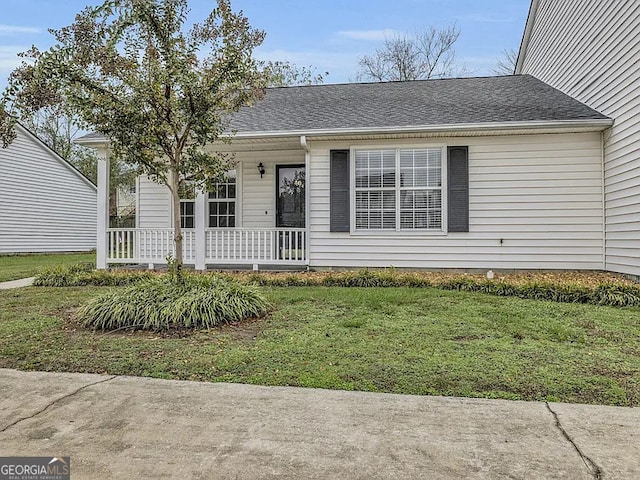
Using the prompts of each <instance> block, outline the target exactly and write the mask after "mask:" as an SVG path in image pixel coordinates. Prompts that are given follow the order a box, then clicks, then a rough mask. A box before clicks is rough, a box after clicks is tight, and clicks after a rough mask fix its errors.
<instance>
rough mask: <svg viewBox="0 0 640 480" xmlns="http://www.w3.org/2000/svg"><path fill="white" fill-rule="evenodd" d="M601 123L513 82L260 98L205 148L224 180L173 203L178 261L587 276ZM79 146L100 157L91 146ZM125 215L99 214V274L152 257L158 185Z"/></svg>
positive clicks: (598, 263)
mask: <svg viewBox="0 0 640 480" xmlns="http://www.w3.org/2000/svg"><path fill="white" fill-rule="evenodd" d="M612 123H613V122H612V120H611V119H610V118H608V117H607V116H606V115H603V114H601V113H599V112H597V111H595V110H593V109H591V108H589V107H587V106H585V105H584V104H582V103H580V102H578V101H576V100H574V99H573V98H571V97H569V96H567V95H565V94H563V93H562V92H560V91H558V90H556V89H554V88H552V87H550V86H548V85H547V84H545V83H543V82H541V81H539V80H536V79H535V78H533V77H531V76H529V75H519V76H506V77H487V78H465V79H448V80H428V81H415V82H390V83H372V84H344V85H317V86H305V87H288V88H275V89H268V90H267V94H266V96H265V98H264V99H263V100H262V101H260V102H258V103H257V104H256V105H254V106H253V107H250V108H245V109H243V110H241V111H240V112H239V113H238V114H236V115H234V117H233V121H232V125H231V128H232V129H233V130H234V131H236V132H237V133H236V135H235V137H234V140H233V143H232V144H231V147H229V146H220V147H214V146H212V147H211V148H233V150H234V151H235V152H236V160H237V161H238V164H237V167H236V169H235V171H234V172H230V175H229V178H228V179H227V181H226V182H225V183H224V184H222V185H220V186H219V188H218V189H217V190H216V192H214V193H211V194H202V193H200V194H197V195H195V198H192V199H186V200H185V201H183V202H182V203H183V206H182V209H183V224H184V225H183V226H184V227H185V229H186V230H185V247H184V254H185V261H186V263H191V264H194V265H195V266H196V268H199V269H202V268H205V266H213V265H234V266H251V265H254V266H256V265H257V266H262V265H269V264H273V265H301V266H305V265H306V266H308V267H310V268H342V267H388V266H395V267H404V268H427V269H494V270H512V269H517V270H522V269H586V270H603V269H605V268H606V265H605V256H604V244H603V222H604V216H603V177H602V147H603V143H602V135H603V132H605V131H606V130H607V129H609V128H610V127H611V125H612ZM81 142H82V143H83V144H85V145H91V146H93V147H95V148H97V149H98V150H99V151H101V153H102V155H103V156H105V157H106V152H107V144H108V142H107V141H106V140H105V139H104V138H102V137H101V136H99V135H88V136H86V137H85V138H84V139H82V140H81ZM100 163H101V165H100V169H99V171H101V172H103V173H104V172H107V162H105V161H101V162H100ZM101 178H102V179H103V181H102V182H101V180H100V179H101ZM104 180H105V177H104V176H100V175H99V182H98V183H99V191H100V193H99V197H100V198H102V197H104V196H105V195H106V194H107V193H106V192H108V188H107V185H106V183H105V181H104ZM101 203H102V204H103V205H106V202H105V201H104V199H103V201H102V202H101ZM137 214H138V215H137V222H138V225H137V228H135V229H107V228H106V221H105V207H103V208H102V210H101V212H100V214H99V218H100V219H101V221H102V225H105V227H104V229H103V230H104V233H103V235H102V236H101V237H99V241H98V266H99V267H102V268H104V267H105V266H106V265H107V264H115V263H126V262H140V263H163V262H164V261H165V257H166V255H167V254H168V253H170V252H171V251H172V247H173V243H172V229H171V218H172V215H171V202H170V197H169V192H168V190H167V189H166V188H165V187H163V186H161V185H158V184H156V183H153V182H151V181H149V180H148V179H146V178H140V179H139V190H138V205H137Z"/></svg>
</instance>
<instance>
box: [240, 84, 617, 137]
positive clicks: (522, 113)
mask: <svg viewBox="0 0 640 480" xmlns="http://www.w3.org/2000/svg"><path fill="white" fill-rule="evenodd" d="M607 118H608V117H606V116H604V115H602V114H600V113H598V112H597V111H595V110H593V109H591V108H589V107H587V106H586V105H584V104H582V103H580V102H578V101H577V100H575V99H573V98H571V97H569V96H568V95H565V94H564V93H562V92H560V91H559V90H556V89H555V88H553V87H550V86H549V85H547V84H546V83H544V82H541V81H540V80H538V79H536V78H534V77H532V76H530V75H513V76H504V77H477V78H455V79H442V80H418V81H411V82H385V83H347V84H338V85H315V86H305V87H283V88H270V89H268V90H267V93H266V95H265V97H264V99H263V100H261V101H260V102H258V103H257V104H256V105H254V106H251V107H245V108H242V109H241V110H240V111H239V112H238V113H237V114H235V115H234V116H233V119H232V122H231V128H232V129H234V130H236V131H238V132H247V133H249V132H285V131H306V130H308V131H310V132H311V131H313V130H328V129H340V130H343V129H344V130H349V129H363V128H389V127H416V126H431V125H434V126H435V125H460V124H483V123H502V122H530V121H557V120H606V119H607Z"/></svg>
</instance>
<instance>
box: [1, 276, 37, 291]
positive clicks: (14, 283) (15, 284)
mask: <svg viewBox="0 0 640 480" xmlns="http://www.w3.org/2000/svg"><path fill="white" fill-rule="evenodd" d="M35 279H36V277H29V278H21V279H20V280H11V281H10V282H0V290H9V289H11V288H20V287H29V286H31V285H33V281H34V280H35Z"/></svg>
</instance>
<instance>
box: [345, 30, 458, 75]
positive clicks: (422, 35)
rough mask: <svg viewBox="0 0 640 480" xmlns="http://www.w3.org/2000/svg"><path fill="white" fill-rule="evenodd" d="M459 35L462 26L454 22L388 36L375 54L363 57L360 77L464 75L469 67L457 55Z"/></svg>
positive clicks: (360, 63)
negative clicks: (410, 32)
mask: <svg viewBox="0 0 640 480" xmlns="http://www.w3.org/2000/svg"><path fill="white" fill-rule="evenodd" d="M458 37H460V29H459V28H458V27H457V25H455V24H453V25H450V26H448V27H443V28H440V29H437V28H435V27H428V28H425V29H424V30H422V31H420V32H418V33H416V34H415V35H394V36H393V37H390V38H386V39H385V40H384V43H383V45H382V47H380V48H378V49H376V52H375V53H374V54H373V55H365V56H363V57H361V58H360V60H359V61H358V63H359V65H360V71H359V72H358V76H357V79H358V80H372V81H378V82H385V81H405V80H427V79H430V78H447V77H454V76H463V75H465V74H466V73H467V69H466V68H465V67H464V66H461V65H460V64H458V63H457V62H456V58H455V48H454V45H455V43H456V41H457V40H458Z"/></svg>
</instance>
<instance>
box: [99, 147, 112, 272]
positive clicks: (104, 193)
mask: <svg viewBox="0 0 640 480" xmlns="http://www.w3.org/2000/svg"><path fill="white" fill-rule="evenodd" d="M97 224H98V231H97V235H96V240H97V244H96V268H97V269H98V270H104V269H106V268H107V251H108V249H109V234H108V232H107V230H108V228H109V150H108V149H107V148H104V149H101V150H100V151H98V222H97Z"/></svg>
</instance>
